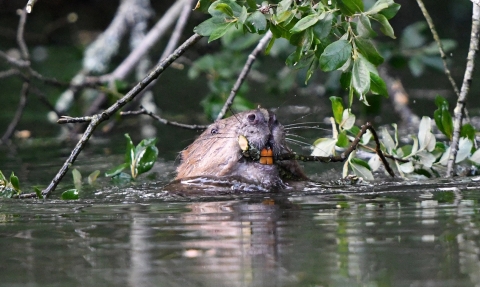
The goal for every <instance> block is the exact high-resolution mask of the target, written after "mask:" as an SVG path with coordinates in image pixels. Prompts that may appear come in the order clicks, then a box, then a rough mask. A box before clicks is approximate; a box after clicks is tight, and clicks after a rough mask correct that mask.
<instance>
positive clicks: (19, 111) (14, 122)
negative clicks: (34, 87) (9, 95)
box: [0, 82, 30, 143]
mask: <svg viewBox="0 0 480 287" xmlns="http://www.w3.org/2000/svg"><path fill="white" fill-rule="evenodd" d="M29 88H30V83H28V82H24V83H23V85H22V91H21V92H20V102H19V103H18V107H17V111H16V112H15V116H14V117H13V119H12V121H11V122H10V124H9V125H8V128H7V130H6V131H5V133H4V134H3V136H2V138H1V140H0V142H1V143H6V142H7V141H8V140H9V139H10V137H11V136H12V134H13V132H14V131H15V128H16V127H17V125H18V123H19V122H20V119H21V118H22V114H23V110H24V109H25V106H26V105H27V97H28V90H29Z"/></svg>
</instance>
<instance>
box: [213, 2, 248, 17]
mask: <svg viewBox="0 0 480 287" xmlns="http://www.w3.org/2000/svg"><path fill="white" fill-rule="evenodd" d="M208 13H209V14H210V15H212V16H213V17H225V14H227V15H228V16H230V17H233V16H235V17H239V16H240V14H241V13H242V6H240V5H238V4H237V3H236V2H235V1H234V0H218V1H215V2H213V3H212V5H210V7H209V8H208ZM230 13H231V15H230Z"/></svg>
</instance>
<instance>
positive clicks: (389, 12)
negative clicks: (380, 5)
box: [380, 3, 402, 20]
mask: <svg viewBox="0 0 480 287" xmlns="http://www.w3.org/2000/svg"><path fill="white" fill-rule="evenodd" d="M400 7H402V5H400V4H397V3H393V4H391V5H390V6H389V7H388V8H387V9H383V10H382V11H381V12H380V14H382V15H383V16H385V18H387V19H388V20H390V19H392V18H393V17H394V16H395V15H397V12H398V10H400Z"/></svg>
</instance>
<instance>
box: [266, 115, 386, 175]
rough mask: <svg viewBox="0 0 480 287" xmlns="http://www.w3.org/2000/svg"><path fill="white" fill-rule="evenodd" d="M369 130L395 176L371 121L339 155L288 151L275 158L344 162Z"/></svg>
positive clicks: (377, 150)
mask: <svg viewBox="0 0 480 287" xmlns="http://www.w3.org/2000/svg"><path fill="white" fill-rule="evenodd" d="M367 130H370V132H371V133H372V136H373V139H374V140H375V143H376V147H375V152H376V153H377V155H378V156H379V157H380V159H381V160H382V163H383V165H384V166H385V169H386V170H387V172H388V173H389V174H390V175H391V176H392V177H395V173H394V172H393V170H392V168H391V167H390V164H389V163H388V162H387V159H386V158H385V156H384V154H383V152H382V150H381V149H380V141H379V139H378V135H377V133H376V132H375V129H374V128H373V127H372V125H371V124H370V123H366V124H364V125H363V126H362V127H361V129H360V131H359V132H358V134H357V136H356V137H355V139H354V140H353V141H352V143H351V144H350V147H348V149H346V150H345V151H344V152H343V153H341V154H340V155H337V156H307V155H298V154H295V153H287V154H281V155H278V156H277V157H276V158H275V159H276V160H292V159H295V160H301V161H320V162H344V161H345V160H346V159H347V158H348V156H349V155H350V154H351V153H352V152H353V151H354V150H356V149H357V146H358V144H359V142H360V140H361V138H362V136H363V135H364V134H365V133H366V132H367Z"/></svg>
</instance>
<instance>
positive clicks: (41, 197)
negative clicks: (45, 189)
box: [33, 186, 43, 199]
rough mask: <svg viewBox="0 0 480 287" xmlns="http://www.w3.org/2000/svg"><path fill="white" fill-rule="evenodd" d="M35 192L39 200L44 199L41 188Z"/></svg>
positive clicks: (35, 188) (36, 188)
mask: <svg viewBox="0 0 480 287" xmlns="http://www.w3.org/2000/svg"><path fill="white" fill-rule="evenodd" d="M33 190H35V194H36V195H37V198H38V199H43V194H42V191H41V190H40V188H38V187H36V186H35V187H34V188H33Z"/></svg>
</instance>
